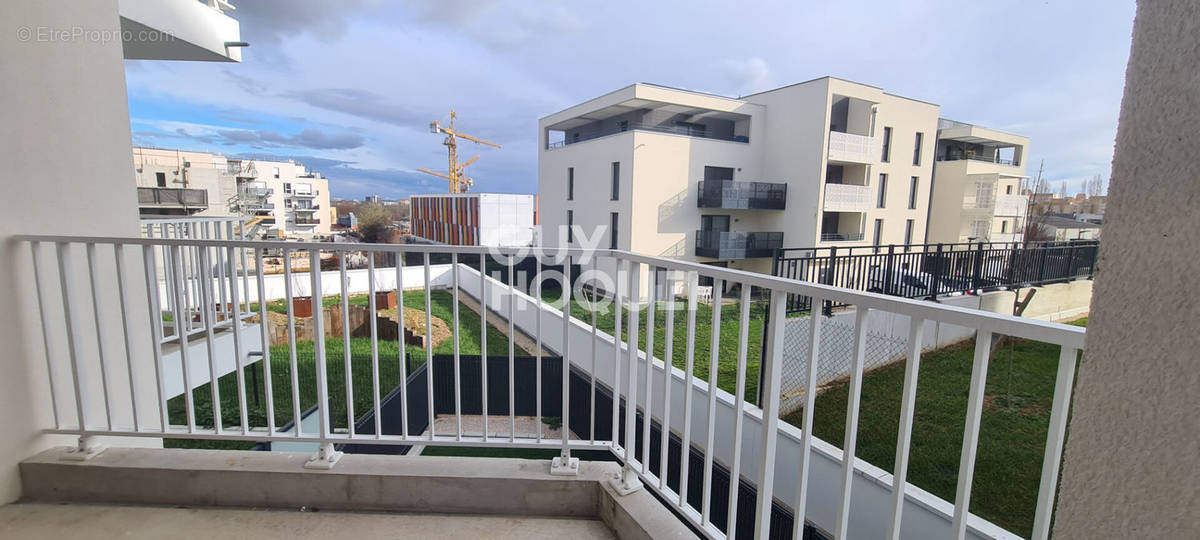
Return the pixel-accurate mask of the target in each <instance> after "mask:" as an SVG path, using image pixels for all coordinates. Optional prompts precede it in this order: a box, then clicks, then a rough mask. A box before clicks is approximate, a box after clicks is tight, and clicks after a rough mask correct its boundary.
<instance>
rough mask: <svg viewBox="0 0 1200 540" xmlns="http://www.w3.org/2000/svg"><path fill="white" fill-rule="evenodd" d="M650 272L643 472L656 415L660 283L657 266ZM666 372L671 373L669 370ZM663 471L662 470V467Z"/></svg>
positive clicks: (643, 416)
mask: <svg viewBox="0 0 1200 540" xmlns="http://www.w3.org/2000/svg"><path fill="white" fill-rule="evenodd" d="M648 268H649V273H648V276H647V280H648V281H647V285H646V293H647V296H648V297H649V300H650V302H649V304H647V305H646V368H645V372H644V374H645V377H646V381H645V383H644V384H645V385H646V386H645V387H644V388H643V394H645V397H643V398H642V401H643V404H642V472H643V473H649V472H650V419H651V418H653V417H654V414H653V412H654V407H653V403H651V400H650V398H651V397H653V396H652V392H651V386H652V384H651V383H652V382H653V380H654V376H653V375H654V307H655V306H654V303H655V302H656V301H657V300H658V292H657V290H656V289H655V287H656V286H657V285H658V280H657V279H656V277H657V273H656V270H657V269H656V268H655V267H653V266H650V267H648ZM666 373H670V372H669V371H668V372H666ZM659 472H660V473H661V472H662V470H661V469H660V470H659Z"/></svg>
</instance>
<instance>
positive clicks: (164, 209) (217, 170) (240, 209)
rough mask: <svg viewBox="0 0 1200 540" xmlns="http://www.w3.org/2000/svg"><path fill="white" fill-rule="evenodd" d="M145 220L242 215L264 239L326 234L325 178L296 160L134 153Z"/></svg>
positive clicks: (140, 149) (328, 221)
mask: <svg viewBox="0 0 1200 540" xmlns="http://www.w3.org/2000/svg"><path fill="white" fill-rule="evenodd" d="M133 165H134V178H135V181H136V183H137V186H138V210H139V212H140V214H141V215H143V216H179V215H194V216H212V217H215V216H243V217H246V218H247V219H248V220H250V221H251V222H253V223H255V224H258V223H261V225H260V230H262V231H264V232H265V234H266V235H268V236H275V237H279V236H285V237H300V238H312V237H314V236H323V235H327V234H329V232H330V227H331V226H332V221H331V217H330V215H331V214H330V213H329V212H328V210H322V209H328V208H330V205H329V180H328V179H326V178H325V177H323V176H321V174H320V173H316V172H313V171H310V170H308V169H307V168H306V167H305V166H304V165H302V164H299V163H296V162H294V161H290V160H289V161H263V160H249V159H236V158H229V157H225V156H222V155H220V154H212V153H208V152H190V151H185V150H168V149H160V148H144V147H135V148H134V149H133Z"/></svg>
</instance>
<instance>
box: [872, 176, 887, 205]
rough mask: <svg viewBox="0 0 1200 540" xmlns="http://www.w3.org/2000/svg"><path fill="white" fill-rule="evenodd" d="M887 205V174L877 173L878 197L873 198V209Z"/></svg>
mask: <svg viewBox="0 0 1200 540" xmlns="http://www.w3.org/2000/svg"><path fill="white" fill-rule="evenodd" d="M886 204H887V173H879V195H878V196H877V197H876V198H875V208H883V207H884V205H886Z"/></svg>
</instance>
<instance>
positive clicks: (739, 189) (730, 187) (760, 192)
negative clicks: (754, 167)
mask: <svg viewBox="0 0 1200 540" xmlns="http://www.w3.org/2000/svg"><path fill="white" fill-rule="evenodd" d="M696 186H697V187H696V191H697V195H698V197H697V200H696V206H697V207H698V208H724V209H728V210H783V209H784V208H785V207H786V205H787V184H776V183H770V182H735V181H733V180H702V181H700V182H699V183H697V185H696Z"/></svg>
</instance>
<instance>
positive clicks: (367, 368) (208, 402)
mask: <svg viewBox="0 0 1200 540" xmlns="http://www.w3.org/2000/svg"><path fill="white" fill-rule="evenodd" d="M363 299H364V300H365V295H364V296H363ZM404 304H405V305H406V306H408V307H412V308H417V309H422V310H423V309H424V307H425V295H424V292H422V291H410V292H406V293H404ZM430 306H431V308H432V313H433V316H434V317H437V318H440V319H442V320H445V321H450V320H452V315H453V306H454V303H453V297H452V296H451V294H450V293H449V292H447V291H433V292H432V294H431V298H430ZM473 313H475V312H474V311H471V310H470V309H469V308H467V307H466V306H465V305H461V304H460V307H459V315H460V319H459V334H458V340H459V352H460V353H461V354H467V355H475V354H479V351H480V349H479V341H480V340H479V337H480V321H479V317H477V316H475V317H472V316H471V314H473ZM447 324H448V325H449V323H447ZM451 328H453V327H451ZM406 351H407V355H408V356H409V357H410V360H409V369H410V370H411V369H414V368H416V367H418V366H420V365H422V364H423V363H424V362H425V351H424V349H421V348H419V347H414V346H411V345H410V346H408V347H406ZM399 352H400V351H399V347H398V344H397V343H396V342H395V341H380V342H379V386H380V394H381V397H382V395H384V394H387V393H388V392H390V391H391V389H393V388H395V387H396V386H397V385H398V384H399V382H400V364H399ZM433 352H434V354H452V353H453V352H454V342H453V340H452V339H447V340H446V341H443V342H442V343H440V344H439V345H438V346H437V347H435V348H434V350H433ZM325 353H326V356H325V358H326V366H325V367H326V373H327V377H328V378H327V385H328V388H329V395H330V398H331V402H332V403H331V407H330V420H331V422H332V425H333V427H342V428H344V427H346V397H345V396H346V394H345V384H344V381H345V364H344V360H343V358H344V350H343V342H342V339H341V338H335V337H327V338H326V339H325ZM516 353H517V354H519V355H523V354H525V352H524V351H522V350H520V349H519V348H518V349H517V350H516ZM488 354H493V355H507V354H508V336H507V335H506V334H504V333H503V332H501V331H499V330H497V329H495V328H493V327H489V328H488ZM296 357H297V368H298V370H297V376H298V379H299V391H300V408H301V412H303V411H304V410H306V409H308V408H309V407H311V406H313V405H315V404H316V403H317V386H316V365H315V350H314V345H313V342H311V341H302V342H298V343H297V344H296ZM350 357H351V368H350V369H351V374H352V380H351V381H352V383H353V389H354V411H355V416H356V417H360V416H362V414H363V413H365V412H366V411H368V410H369V409H370V408H371V407H372V406H373V401H374V396H373V391H372V380H371V338H351V339H350ZM190 360H191V361H193V362H207V358H192V359H190ZM244 377H245V381H246V383H245V384H246V388H247V389H246V393H247V402H248V404H247V417H248V419H249V421H250V425H251V426H266V425H267V416H266V406H265V405H266V404H265V400H266V397H265V396H266V393H265V389H264V384H263V380H264V378H263V376H262V365H261V362H256V363H255V364H253V365H251V366H247V367H246V368H245V369H244ZM271 379H272V390H273V392H274V395H273V397H274V402H275V423H276V425H277V426H279V427H282V426H283V425H284V424H286V423H287V422H290V421H291V420H292V416H293V414H292V412H293V411H292V397H291V396H292V385H291V361H290V358H289V350H288V347H287V346H286V345H284V346H275V347H271ZM255 380H257V381H258V393H257V395H258V400H257V402H256V400H255V397H254V396H255V391H254V387H253V386H252V383H253V382H254V381H255ZM217 389H218V393H219V395H220V398H221V418H222V425H223V426H225V428H226V429H240V425H241V420H240V418H239V416H240V413H239V410H238V402H237V375H236V374H235V373H230V374H227V375H225V376H223V377H221V378H220V379H218V385H217ZM192 399H193V402H194V410H195V416H196V424H197V425H198V426H202V427H212V425H213V410H212V393H211V390H210V387H209V385H208V384H205V385H202V386H200V387H197V388H196V389H195V390H194V391H193V393H192ZM167 408H168V411H169V415H170V419H171V423H172V424H180V425H182V424H185V423H186V405H185V401H184V399H183V396H177V397H175V398H172V399H171V400H169V401H168V402H167ZM164 444H165V445H166V446H168V447H175V448H242V449H245V448H250V447H251V446H253V443H243V442H231V441H193V440H186V439H175V440H171V439H168V440H166V441H164Z"/></svg>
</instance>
